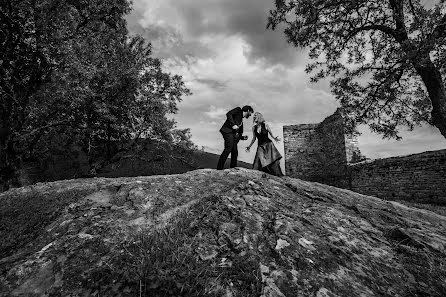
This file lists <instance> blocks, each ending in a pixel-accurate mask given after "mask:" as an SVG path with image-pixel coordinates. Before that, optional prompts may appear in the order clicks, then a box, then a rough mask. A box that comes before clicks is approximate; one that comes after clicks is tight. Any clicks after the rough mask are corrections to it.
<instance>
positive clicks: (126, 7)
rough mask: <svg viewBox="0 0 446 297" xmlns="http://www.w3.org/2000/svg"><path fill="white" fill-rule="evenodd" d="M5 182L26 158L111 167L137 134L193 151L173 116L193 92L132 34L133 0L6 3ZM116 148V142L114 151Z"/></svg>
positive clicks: (2, 30) (0, 60)
mask: <svg viewBox="0 0 446 297" xmlns="http://www.w3.org/2000/svg"><path fill="white" fill-rule="evenodd" d="M0 6H1V7H0V8H1V9H0V42H1V52H0V65H1V66H0V96H1V102H0V153H1V154H0V178H1V180H0V184H3V185H4V186H3V187H4V189H5V188H9V187H11V186H15V185H18V181H17V178H18V176H19V172H20V170H21V168H23V164H24V163H26V162H29V161H36V160H37V161H38V160H43V159H48V158H49V157H51V156H52V155H63V154H70V150H72V149H73V148H75V149H76V150H81V151H82V152H83V154H85V155H86V156H87V159H88V163H89V164H90V165H91V166H92V167H93V165H94V166H98V165H97V164H98V160H101V162H104V163H106V160H110V159H112V158H113V155H115V154H116V152H122V151H123V150H127V149H130V148H131V147H132V145H133V144H134V143H135V141H136V140H137V139H138V138H140V137H144V138H151V139H158V140H163V141H167V142H168V143H172V144H175V145H181V146H184V147H187V148H194V145H193V143H192V142H191V141H190V132H189V130H188V129H185V130H178V129H175V121H173V120H169V119H167V117H166V115H167V114H170V113H175V112H176V111H177V103H178V102H179V101H181V99H182V97H183V96H186V95H189V94H190V91H189V90H188V89H187V88H186V86H185V85H184V82H183V81H182V77H181V76H178V75H172V74H170V73H165V72H163V70H162V67H161V62H160V60H159V59H157V58H154V57H152V53H151V45H150V43H148V42H147V41H145V40H144V39H143V38H142V37H140V36H130V35H129V32H128V30H127V27H126V21H125V19H124V17H125V15H126V14H127V13H129V12H130V10H131V4H130V1H127V0H109V1H101V0H41V1H35V0H21V1H16V0H11V1H2V3H1V4H0ZM112 146H113V147H112Z"/></svg>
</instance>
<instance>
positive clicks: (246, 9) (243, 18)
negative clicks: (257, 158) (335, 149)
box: [127, 0, 446, 163]
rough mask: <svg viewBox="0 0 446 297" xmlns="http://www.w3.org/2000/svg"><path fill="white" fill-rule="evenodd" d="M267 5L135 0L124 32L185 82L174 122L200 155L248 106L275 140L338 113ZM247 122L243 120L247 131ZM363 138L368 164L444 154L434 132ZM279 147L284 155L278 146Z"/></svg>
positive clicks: (254, 0) (212, 148) (219, 142)
mask: <svg viewBox="0 0 446 297" xmlns="http://www.w3.org/2000/svg"><path fill="white" fill-rule="evenodd" d="M273 3H274V1H273V0H243V1H241V0H203V1H198V0H134V1H133V12H132V13H131V14H130V15H129V16H128V18H127V21H128V27H129V30H130V32H131V33H136V34H140V35H142V36H143V37H145V38H146V39H147V40H148V41H150V42H151V43H152V45H153V53H154V56H156V57H160V58H162V60H163V64H164V68H165V70H166V71H168V72H171V73H175V74H179V75H182V76H183V79H184V81H185V83H186V85H187V87H188V88H189V89H190V90H191V91H192V92H193V95H191V96H187V97H185V98H184V100H183V101H182V102H181V103H180V104H179V112H178V114H177V115H175V117H174V118H175V119H176V120H177V122H178V127H179V128H190V129H191V132H192V135H193V136H192V140H193V141H194V143H195V144H197V145H198V146H199V147H202V146H204V148H205V150H206V151H209V152H213V153H217V154H220V153H221V151H222V150H223V138H222V136H221V134H220V133H219V132H218V130H219V129H220V127H221V125H222V124H223V122H224V120H225V113H226V112H227V111H228V110H230V109H232V108H234V107H236V106H243V105H246V104H248V105H251V106H252V107H253V108H254V110H255V111H260V112H262V113H263V114H264V117H265V119H266V120H267V121H268V122H269V123H270V125H271V127H272V130H273V133H274V134H275V135H279V136H280V137H282V127H283V125H294V124H304V123H318V122H321V121H322V120H323V119H324V118H325V117H327V116H329V115H331V114H332V113H333V112H334V111H335V110H336V108H337V107H338V103H337V102H336V101H335V99H334V97H333V95H332V94H331V93H330V90H329V87H328V82H321V83H318V84H313V83H310V82H309V76H308V74H306V73H305V72H304V68H305V65H306V63H307V62H308V58H307V55H306V53H305V52H304V51H302V50H299V49H296V48H294V47H292V45H290V44H287V42H286V40H285V37H284V34H283V32H282V31H281V30H276V31H271V30H267V29H266V23H267V21H266V20H267V17H268V12H269V10H270V9H272V8H273ZM251 119H252V118H250V119H249V120H247V121H245V131H246V128H250V127H251V126H252V121H251ZM361 131H362V132H363V134H362V135H361V136H360V137H359V139H358V141H359V146H360V149H361V151H362V153H363V154H364V155H366V156H367V157H369V158H372V159H375V158H385V157H390V156H398V155H406V154H411V153H418V152H423V151H427V150H438V149H444V148H446V140H445V139H444V138H443V137H442V136H441V134H440V133H439V132H438V130H437V129H436V128H432V127H420V128H418V129H416V130H415V131H412V132H407V133H402V136H403V140H402V141H395V140H390V141H389V140H383V139H382V138H381V136H379V135H375V134H371V133H370V132H369V130H368V128H365V127H363V128H361ZM249 136H250V137H251V135H249ZM247 144H249V141H248V142H247ZM247 144H246V145H247ZM246 145H245V143H243V142H241V143H240V144H239V160H242V161H245V162H249V163H250V162H252V161H253V159H254V152H255V149H253V150H251V153H246V152H245V151H244V147H245V146H246ZM277 147H278V148H279V150H280V151H281V152H283V142H280V143H279V144H277ZM254 148H255V146H254Z"/></svg>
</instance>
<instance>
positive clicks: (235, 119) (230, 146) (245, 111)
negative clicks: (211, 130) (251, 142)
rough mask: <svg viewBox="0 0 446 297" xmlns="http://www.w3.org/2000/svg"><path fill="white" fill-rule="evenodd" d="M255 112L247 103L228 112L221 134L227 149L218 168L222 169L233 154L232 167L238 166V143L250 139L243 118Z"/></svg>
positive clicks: (219, 161) (222, 154)
mask: <svg viewBox="0 0 446 297" xmlns="http://www.w3.org/2000/svg"><path fill="white" fill-rule="evenodd" d="M253 112H254V110H253V109H252V107H251V106H249V105H245V106H243V107H242V108H240V107H236V108H234V109H232V110H230V111H229V112H228V113H226V121H225V123H224V124H223V126H222V127H221V129H220V133H221V135H223V139H224V141H225V149H224V150H223V152H222V153H221V156H220V159H219V160H218V164H217V169H218V170H222V169H223V168H224V167H225V162H226V159H227V158H228V156H229V154H231V166H230V167H231V168H234V167H237V157H238V150H237V144H238V142H239V141H240V139H242V140H246V139H248V137H247V136H242V135H243V118H246V119H247V118H249V117H250V116H251V114H252V113H253Z"/></svg>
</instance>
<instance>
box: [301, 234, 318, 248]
mask: <svg viewBox="0 0 446 297" xmlns="http://www.w3.org/2000/svg"><path fill="white" fill-rule="evenodd" d="M298 242H299V244H300V245H301V246H303V247H304V248H306V249H309V250H311V251H314V250H316V248H315V247H314V246H313V242H312V241H310V240H307V239H305V238H303V237H301V238H299V241H298Z"/></svg>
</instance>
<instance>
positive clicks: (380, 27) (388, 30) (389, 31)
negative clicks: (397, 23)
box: [347, 24, 398, 41]
mask: <svg viewBox="0 0 446 297" xmlns="http://www.w3.org/2000/svg"><path fill="white" fill-rule="evenodd" d="M370 30H378V31H381V32H383V33H385V34H387V35H390V36H392V37H393V38H395V40H398V34H397V32H396V31H395V30H394V29H392V28H390V27H389V26H386V25H377V24H374V25H365V26H361V27H359V28H355V29H353V31H352V32H351V33H350V34H348V36H347V41H348V40H349V39H350V38H352V37H354V36H355V35H356V34H358V33H359V32H362V31H370Z"/></svg>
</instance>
